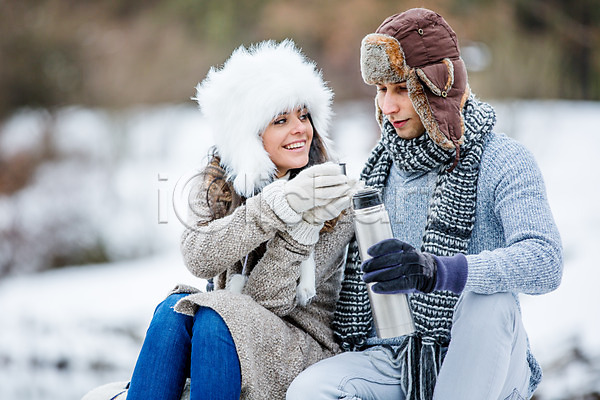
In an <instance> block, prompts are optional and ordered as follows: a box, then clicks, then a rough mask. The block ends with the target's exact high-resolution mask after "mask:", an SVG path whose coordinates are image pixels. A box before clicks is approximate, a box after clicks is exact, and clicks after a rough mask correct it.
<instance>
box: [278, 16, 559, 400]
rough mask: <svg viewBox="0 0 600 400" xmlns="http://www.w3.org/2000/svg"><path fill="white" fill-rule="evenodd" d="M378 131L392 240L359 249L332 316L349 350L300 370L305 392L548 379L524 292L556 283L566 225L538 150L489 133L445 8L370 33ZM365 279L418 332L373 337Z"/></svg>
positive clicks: (508, 384)
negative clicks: (394, 300) (406, 312)
mask: <svg viewBox="0 0 600 400" xmlns="http://www.w3.org/2000/svg"><path fill="white" fill-rule="evenodd" d="M361 70H362V76H363V79H364V80H365V82H366V83H367V84H370V85H376V86H377V95H376V99H375V100H376V101H375V108H376V111H377V120H378V122H379V124H380V126H381V129H382V133H381V140H380V141H379V143H378V144H377V145H376V147H375V148H374V149H373V151H372V153H371V156H370V157H369V159H368V161H367V163H366V166H365V168H364V170H363V172H362V174H361V179H363V180H365V181H366V184H367V186H372V187H376V188H380V189H381V190H382V192H383V197H384V203H385V205H386V208H387V210H388V212H389V214H390V220H391V224H392V231H393V233H394V239H389V240H386V241H382V242H380V243H378V244H376V245H374V246H372V247H371V248H370V249H369V254H370V255H371V256H372V258H371V259H369V260H368V261H367V262H365V263H363V264H362V271H361V265H360V262H359V256H358V250H357V247H356V246H355V245H351V246H350V248H349V254H348V262H347V266H346V271H345V277H344V282H343V288H342V291H341V293H340V300H339V302H338V307H337V311H336V320H335V321H334V329H335V332H336V335H337V337H338V339H339V341H340V344H341V346H342V348H343V349H344V350H346V352H345V353H342V354H340V355H337V356H335V357H332V358H330V359H327V360H324V361H321V362H319V363H317V364H315V365H313V366H312V367H310V368H308V369H307V370H305V371H304V372H303V373H302V374H300V375H299V376H298V377H297V378H296V380H295V381H294V382H293V383H292V385H291V386H290V388H289V389H288V392H287V398H288V400H296V399H363V400H365V399H431V398H434V399H443V400H453V399H456V400H459V399H460V400H465V399H476V400H483V399H525V398H530V397H531V395H532V394H533V391H534V390H535V388H536V386H537V385H538V383H539V381H540V379H541V369H540V367H539V365H538V363H537V362H536V360H535V358H534V357H533V355H532V354H531V352H530V349H529V344H528V339H527V334H526V332H525V329H524V327H523V323H522V320H521V312H520V308H519V303H518V297H517V296H518V293H526V294H542V293H546V292H549V291H552V290H554V289H555V288H556V287H558V285H559V284H560V280H561V275H562V253H561V252H562V249H561V243H560V236H559V233H558V231H557V229H556V226H555V223H554V221H553V217H552V214H551V212H550V209H549V206H548V202H547V198H546V193H545V187H544V183H543V179H542V176H541V174H540V171H539V169H538V167H537V165H536V163H535V160H534V159H533V157H532V155H531V154H530V152H528V151H527V150H526V149H525V148H524V147H523V146H522V145H520V144H518V143H517V142H515V141H514V140H512V139H510V138H508V137H507V136H505V135H503V134H497V133H494V132H492V128H493V126H494V124H495V121H496V116H495V112H494V110H493V109H492V107H491V106H489V105H488V104H486V103H483V102H481V101H479V100H478V99H476V98H475V96H473V95H472V94H471V93H470V89H469V85H468V82H467V73H466V69H465V66H464V63H463V61H462V59H461V58H460V53H459V48H458V42H457V39H456V35H455V33H454V31H453V30H452V28H451V27H450V26H449V25H448V24H447V22H446V21H445V20H444V19H443V18H442V17H441V16H440V15H438V14H436V13H434V12H432V11H430V10H426V9H411V10H408V11H406V12H404V13H401V14H396V15H393V16H391V17H389V18H387V19H386V20H385V21H384V22H383V23H382V24H381V26H380V27H379V28H378V29H377V31H376V33H373V34H369V35H367V36H366V37H365V38H364V39H363V41H362V46H361ZM361 278H362V279H364V281H366V282H373V283H374V285H373V287H372V288H373V290H374V291H376V292H381V293H408V294H409V296H410V300H409V301H410V305H411V309H412V311H413V316H414V320H415V324H416V327H417V330H416V333H415V334H413V335H410V336H403V337H398V338H393V339H380V338H377V337H376V335H375V333H374V332H373V329H372V317H371V313H370V306H369V302H368V300H367V293H366V288H365V284H364V282H363V281H361Z"/></svg>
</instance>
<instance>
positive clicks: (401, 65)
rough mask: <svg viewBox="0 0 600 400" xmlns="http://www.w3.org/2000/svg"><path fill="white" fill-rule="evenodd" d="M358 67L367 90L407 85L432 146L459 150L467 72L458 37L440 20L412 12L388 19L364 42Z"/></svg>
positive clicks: (421, 11) (419, 11)
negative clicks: (376, 87) (383, 84)
mask: <svg viewBox="0 0 600 400" xmlns="http://www.w3.org/2000/svg"><path fill="white" fill-rule="evenodd" d="M360 62H361V73H362V77H363V79H364V81H365V82H366V83H367V84H369V85H375V84H381V83H398V82H404V81H406V85H407V88H408V95H409V98H410V100H411V101H412V104H413V106H414V107H415V110H416V111H417V114H418V115H419V117H420V118H421V122H422V123H423V125H424V126H425V129H426V130H427V132H428V133H429V136H430V137H431V139H433V141H434V142H435V143H437V144H438V145H439V146H441V147H442V148H445V149H449V150H451V149H454V148H456V147H457V146H456V144H462V142H463V135H464V131H465V127H464V121H463V117H462V108H463V106H464V104H465V101H466V100H467V98H468V97H469V93H470V90H469V85H468V82H467V70H466V68H465V64H464V62H463V60H462V59H461V57H460V51H459V48H458V41H457V39H456V34H455V33H454V31H453V30H452V28H451V27H450V25H448V23H447V22H446V21H445V20H444V18H442V16H440V15H439V14H437V13H435V12H433V11H431V10H427V9H425V8H413V9H410V10H408V11H405V12H403V13H401V14H395V15H392V16H391V17H388V18H387V19H386V20H385V21H383V23H382V24H381V25H380V26H379V28H377V30H376V31H375V33H371V34H369V35H367V36H365V38H364V39H363V41H362V45H361V49H360ZM375 103H376V104H375V106H376V109H377V120H378V122H379V124H380V125H382V124H383V115H382V113H381V109H380V108H379V106H378V105H377V102H375Z"/></svg>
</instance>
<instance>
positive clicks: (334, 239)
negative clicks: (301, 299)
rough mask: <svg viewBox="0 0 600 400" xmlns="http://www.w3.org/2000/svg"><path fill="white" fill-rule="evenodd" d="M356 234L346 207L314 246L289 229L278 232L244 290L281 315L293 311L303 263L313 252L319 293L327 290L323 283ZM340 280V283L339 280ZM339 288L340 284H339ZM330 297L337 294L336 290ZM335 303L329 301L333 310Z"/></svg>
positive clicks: (331, 273) (269, 243) (351, 217)
mask: <svg viewBox="0 0 600 400" xmlns="http://www.w3.org/2000/svg"><path fill="white" fill-rule="evenodd" d="M353 233H354V226H353V214H352V213H351V210H346V211H345V212H344V214H343V215H342V216H341V217H340V219H339V220H338V221H337V223H336V225H335V227H334V230H333V231H331V232H324V233H321V234H320V237H319V241H318V242H317V243H316V244H313V245H306V244H303V243H300V242H298V241H297V240H295V239H294V238H293V236H292V235H290V234H289V232H286V231H283V232H278V233H277V234H276V235H275V237H274V238H273V239H271V240H270V241H269V242H268V243H267V249H266V251H265V254H264V255H263V257H262V258H261V259H260V261H259V262H258V263H257V264H256V266H255V267H254V268H253V270H252V272H251V273H250V276H249V277H248V281H247V282H246V285H245V287H244V291H243V293H245V294H248V295H250V296H251V297H252V298H253V299H254V300H255V301H256V302H258V303H259V304H260V305H262V306H263V307H265V308H266V309H268V310H270V311H272V312H274V313H275V314H277V315H279V316H284V315H287V314H289V313H290V312H292V311H293V310H294V309H295V308H296V307H297V306H298V302H297V298H296V287H297V286H298V281H299V279H300V265H301V263H302V262H303V261H305V260H306V259H307V258H308V257H309V256H310V255H311V254H312V255H313V257H314V261H315V273H314V275H315V287H316V290H317V293H319V292H321V291H322V290H325V286H323V285H324V283H325V282H326V281H328V280H329V279H330V278H331V276H332V275H334V274H335V273H336V272H341V271H339V269H340V265H339V264H340V263H339V261H340V260H343V259H344V254H345V251H346V245H347V244H348V242H349V241H350V238H351V237H352V235H353ZM338 283H339V282H338ZM336 290H337V291H339V286H336ZM327 296H328V297H329V298H331V296H334V297H337V292H336V293H328V294H327ZM334 305H335V304H334V303H333V304H330V306H331V312H332V313H333V307H334Z"/></svg>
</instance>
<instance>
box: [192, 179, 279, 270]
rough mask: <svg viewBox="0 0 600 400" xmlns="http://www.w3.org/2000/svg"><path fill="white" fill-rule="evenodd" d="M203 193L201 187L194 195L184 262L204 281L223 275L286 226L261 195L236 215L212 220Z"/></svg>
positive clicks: (246, 204)
mask: <svg viewBox="0 0 600 400" xmlns="http://www.w3.org/2000/svg"><path fill="white" fill-rule="evenodd" d="M203 194H205V192H203V191H202V188H200V189H198V190H197V194H195V195H192V199H193V204H192V207H191V208H192V209H193V212H192V213H190V217H189V218H188V221H187V223H186V229H185V230H184V232H183V234H182V237H181V252H182V256H183V260H184V263H185V265H186V267H187V268H188V269H189V270H190V271H191V272H192V273H193V274H194V275H196V276H198V277H200V278H205V279H207V278H211V277H213V276H216V275H218V274H220V273H221V272H223V271H225V270H226V269H227V268H228V266H230V265H232V264H234V263H235V262H237V261H239V260H241V259H243V258H244V257H245V256H246V254H248V253H250V252H251V251H252V250H253V249H255V248H257V247H258V246H259V245H260V244H261V243H263V242H266V241H268V240H269V239H272V238H273V237H274V236H275V234H276V232H278V231H281V230H284V229H285V227H286V224H285V222H284V221H282V220H281V218H279V217H278V216H277V215H276V214H275V213H274V211H273V209H272V208H271V207H270V206H269V204H267V202H266V201H265V200H264V199H263V197H262V196H261V195H260V194H259V195H257V196H254V197H251V198H249V199H247V200H246V203H245V204H244V205H241V206H239V207H237V208H236V209H235V210H234V211H233V213H231V214H229V215H227V216H225V217H223V218H219V219H216V220H211V215H210V210H209V207H208V204H207V203H206V200H205V197H206V196H204V195H203Z"/></svg>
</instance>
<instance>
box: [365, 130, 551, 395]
mask: <svg viewBox="0 0 600 400" xmlns="http://www.w3.org/2000/svg"><path fill="white" fill-rule="evenodd" d="M436 174H437V171H432V172H429V173H423V172H420V173H412V174H407V173H405V172H402V171H400V170H399V169H397V168H395V167H392V169H391V172H390V176H389V178H388V181H387V183H386V187H385V191H384V199H385V204H386V207H387V209H388V212H389V214H390V220H391V222H392V230H393V232H394V237H396V238H398V239H401V240H404V241H406V242H408V243H410V244H411V245H413V246H414V247H416V248H420V246H421V242H422V237H423V233H424V229H425V223H426V219H427V210H428V207H429V200H430V198H431V195H432V193H433V189H434V187H435V183H436ZM467 261H468V265H469V274H468V278H467V283H466V286H465V289H464V290H465V291H473V292H476V293H482V294H490V293H498V292H512V293H514V295H515V297H517V296H518V293H526V294H543V293H547V292H550V291H552V290H554V289H556V288H557V287H558V285H559V284H560V281H561V276H562V246H561V240H560V236H559V233H558V230H557V228H556V225H555V223H554V219H553V217H552V213H551V211H550V207H549V205H548V201H547V198H546V190H545V186H544V182H543V178H542V175H541V172H540V171H539V169H538V167H537V164H536V162H535V160H534V158H533V156H532V154H531V153H530V152H529V151H528V150H527V149H525V147H524V146H522V145H521V144H519V143H518V142H516V141H515V140H513V139H510V138H508V137H507V136H505V135H503V134H490V135H489V137H488V138H487V139H486V143H485V147H484V151H483V154H482V157H481V165H480V172H479V179H478V185H477V208H476V215H475V224H474V227H473V232H472V234H471V239H470V242H469V247H468V255H467ZM378 342H379V341H377V340H376V338H371V339H369V343H370V344H371V345H374V344H376V343H378ZM528 361H529V365H530V368H531V381H530V395H531V394H532V393H533V391H534V390H535V388H536V386H537V385H538V383H539V381H540V379H541V368H540V366H539V364H538V363H537V362H536V360H535V358H534V357H533V355H532V354H531V352H529V354H528Z"/></svg>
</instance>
